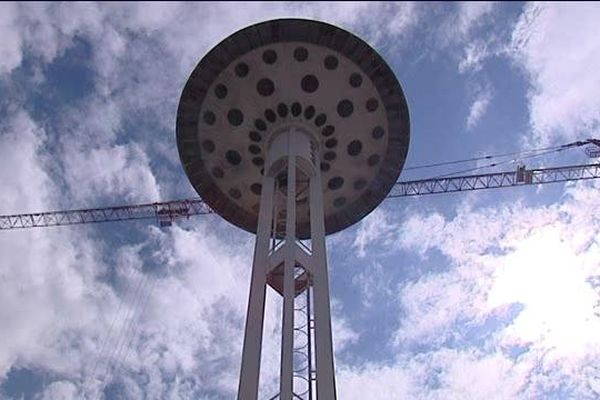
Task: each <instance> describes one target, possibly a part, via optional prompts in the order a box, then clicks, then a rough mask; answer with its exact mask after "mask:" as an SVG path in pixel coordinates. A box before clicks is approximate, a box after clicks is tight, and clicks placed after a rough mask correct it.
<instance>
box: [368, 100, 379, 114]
mask: <svg viewBox="0 0 600 400" xmlns="http://www.w3.org/2000/svg"><path fill="white" fill-rule="evenodd" d="M377 107H379V102H378V101H377V99H374V98H370V99H369V100H367V111H368V112H373V111H375V110H377Z"/></svg>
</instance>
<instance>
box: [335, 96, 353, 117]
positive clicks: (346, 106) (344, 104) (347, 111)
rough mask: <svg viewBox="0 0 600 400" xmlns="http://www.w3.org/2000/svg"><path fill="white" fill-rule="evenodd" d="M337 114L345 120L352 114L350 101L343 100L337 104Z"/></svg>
mask: <svg viewBox="0 0 600 400" xmlns="http://www.w3.org/2000/svg"><path fill="white" fill-rule="evenodd" d="M337 112H338V114H339V116H340V117H342V118H347V117H349V116H350V115H352V113H353V112H354V105H353V104H352V102H351V101H350V100H348V99H344V100H342V101H340V102H339V103H338V105H337Z"/></svg>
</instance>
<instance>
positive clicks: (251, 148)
mask: <svg viewBox="0 0 600 400" xmlns="http://www.w3.org/2000/svg"><path fill="white" fill-rule="evenodd" d="M248 151H249V152H250V153H252V154H255V155H256V154H259V153H260V147H258V146H257V145H255V144H251V145H250V146H248Z"/></svg>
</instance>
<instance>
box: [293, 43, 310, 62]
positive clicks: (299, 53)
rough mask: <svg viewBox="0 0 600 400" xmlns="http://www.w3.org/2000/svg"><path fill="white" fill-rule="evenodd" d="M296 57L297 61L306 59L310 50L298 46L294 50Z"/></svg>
mask: <svg viewBox="0 0 600 400" xmlns="http://www.w3.org/2000/svg"><path fill="white" fill-rule="evenodd" d="M294 58H295V59H296V61H300V62H302V61H306V59H307V58H308V50H306V47H296V49H295V50H294Z"/></svg>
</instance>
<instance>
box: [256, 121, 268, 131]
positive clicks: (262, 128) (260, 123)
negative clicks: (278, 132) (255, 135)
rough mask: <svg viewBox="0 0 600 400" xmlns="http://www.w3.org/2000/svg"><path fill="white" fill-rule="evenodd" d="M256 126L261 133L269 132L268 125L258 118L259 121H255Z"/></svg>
mask: <svg viewBox="0 0 600 400" xmlns="http://www.w3.org/2000/svg"><path fill="white" fill-rule="evenodd" d="M254 126H255V127H256V129H258V130H259V131H266V130H267V123H266V122H265V121H263V120H262V119H260V118H258V119H256V120H255V121H254Z"/></svg>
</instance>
